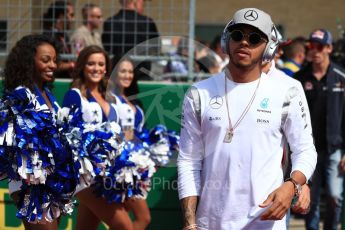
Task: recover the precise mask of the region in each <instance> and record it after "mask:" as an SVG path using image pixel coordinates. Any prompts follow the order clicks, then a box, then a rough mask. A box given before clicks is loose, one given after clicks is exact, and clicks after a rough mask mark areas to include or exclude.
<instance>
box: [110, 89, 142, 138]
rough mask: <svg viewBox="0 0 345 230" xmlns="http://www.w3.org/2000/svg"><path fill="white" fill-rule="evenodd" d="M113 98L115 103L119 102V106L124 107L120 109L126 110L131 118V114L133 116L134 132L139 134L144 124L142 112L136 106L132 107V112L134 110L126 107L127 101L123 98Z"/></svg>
mask: <svg viewBox="0 0 345 230" xmlns="http://www.w3.org/2000/svg"><path fill="white" fill-rule="evenodd" d="M115 97H116V101H117V102H119V105H120V104H122V105H125V106H122V108H123V109H127V110H125V111H126V112H127V113H128V114H131V116H133V115H132V114H134V124H133V125H134V130H135V131H136V132H138V133H140V132H141V131H142V129H143V126H144V123H145V116H144V112H143V110H142V109H141V108H140V107H139V106H138V105H134V107H135V111H134V109H133V108H132V107H130V106H129V105H128V103H127V101H126V100H125V99H124V98H123V97H121V96H119V95H116V96H115ZM130 110H131V111H130ZM120 119H121V118H120Z"/></svg>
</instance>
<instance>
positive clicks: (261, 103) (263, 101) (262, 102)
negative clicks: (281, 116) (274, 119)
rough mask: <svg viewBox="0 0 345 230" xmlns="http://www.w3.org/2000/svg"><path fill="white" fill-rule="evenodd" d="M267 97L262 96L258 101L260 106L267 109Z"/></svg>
mask: <svg viewBox="0 0 345 230" xmlns="http://www.w3.org/2000/svg"><path fill="white" fill-rule="evenodd" d="M268 100H269V99H268V98H264V99H262V101H261V102H260V107H261V108H262V109H267V107H268Z"/></svg>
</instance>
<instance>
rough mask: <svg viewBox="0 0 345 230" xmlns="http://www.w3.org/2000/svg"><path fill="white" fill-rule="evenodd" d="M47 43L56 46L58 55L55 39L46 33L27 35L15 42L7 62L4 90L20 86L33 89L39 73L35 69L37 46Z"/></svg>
mask: <svg viewBox="0 0 345 230" xmlns="http://www.w3.org/2000/svg"><path fill="white" fill-rule="evenodd" d="M45 43H46V44H50V45H51V46H53V47H54V49H55V52H56V55H57V57H58V51H57V48H56V43H55V41H54V39H52V38H51V37H48V36H46V35H38V34H33V35H27V36H24V37H23V38H22V39H20V40H19V41H18V42H17V43H16V44H15V46H14V47H13V48H12V50H11V51H10V53H9V55H8V57H7V60H6V63H5V69H4V90H9V91H11V90H14V89H15V88H16V87H18V86H24V87H27V88H29V89H31V90H33V88H34V84H35V78H36V77H37V76H35V75H36V74H37V73H36V71H35V55H36V52H37V47H38V46H40V45H42V44H45Z"/></svg>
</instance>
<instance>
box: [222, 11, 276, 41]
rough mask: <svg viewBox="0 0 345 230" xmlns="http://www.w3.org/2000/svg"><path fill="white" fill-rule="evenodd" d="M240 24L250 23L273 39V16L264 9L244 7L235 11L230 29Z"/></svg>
mask: <svg viewBox="0 0 345 230" xmlns="http://www.w3.org/2000/svg"><path fill="white" fill-rule="evenodd" d="M239 24H245V25H250V26H253V27H255V28H257V29H258V30H260V31H261V32H262V33H264V34H265V35H266V36H267V38H268V39H269V40H271V33H272V28H273V26H274V24H273V22H272V19H271V16H270V15H268V14H267V13H265V12H264V11H262V10H259V9H256V8H244V9H241V10H238V11H236V12H235V14H234V16H233V19H232V21H231V23H230V24H229V26H228V29H230V30H231V27H233V26H235V25H239Z"/></svg>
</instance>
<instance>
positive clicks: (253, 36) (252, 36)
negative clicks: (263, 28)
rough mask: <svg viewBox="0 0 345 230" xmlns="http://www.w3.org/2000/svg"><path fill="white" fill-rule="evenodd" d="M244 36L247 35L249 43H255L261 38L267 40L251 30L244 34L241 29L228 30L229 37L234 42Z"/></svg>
mask: <svg viewBox="0 0 345 230" xmlns="http://www.w3.org/2000/svg"><path fill="white" fill-rule="evenodd" d="M245 37H248V41H249V43H250V44H251V45H257V44H259V43H260V42H261V40H263V41H265V42H267V40H266V39H265V38H263V37H262V36H261V35H260V34H259V33H256V32H251V33H249V34H244V33H243V32H242V31H241V30H233V31H231V32H230V38H231V40H233V41H235V42H240V41H242V40H243V39H244V38H245Z"/></svg>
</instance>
